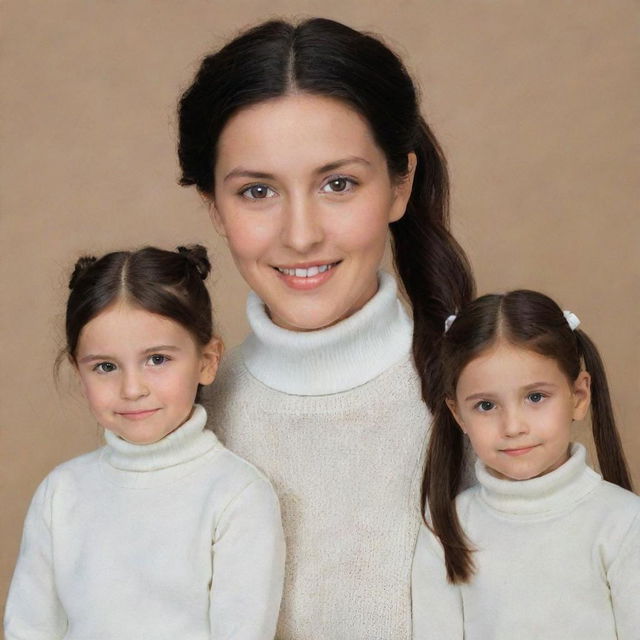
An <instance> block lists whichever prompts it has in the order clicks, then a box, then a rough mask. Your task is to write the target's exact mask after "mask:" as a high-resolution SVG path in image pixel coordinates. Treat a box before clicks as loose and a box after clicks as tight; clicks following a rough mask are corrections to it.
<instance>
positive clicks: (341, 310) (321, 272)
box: [178, 18, 473, 640]
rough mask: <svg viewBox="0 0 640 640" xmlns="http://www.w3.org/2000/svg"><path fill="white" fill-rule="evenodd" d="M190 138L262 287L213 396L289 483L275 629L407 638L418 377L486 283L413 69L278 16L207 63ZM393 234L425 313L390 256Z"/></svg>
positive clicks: (323, 24)
mask: <svg viewBox="0 0 640 640" xmlns="http://www.w3.org/2000/svg"><path fill="white" fill-rule="evenodd" d="M179 133H180V139H179V146H178V154H179V158H180V164H181V168H182V177H181V184H183V185H195V186H196V188H197V189H198V191H199V192H200V193H201V194H202V195H203V196H204V197H205V198H206V199H207V201H208V203H209V211H210V216H211V218H212V221H213V224H214V226H215V228H216V229H217V231H218V232H219V233H220V234H221V235H222V236H224V237H225V238H226V241H227V243H228V246H229V249H230V251H231V254H232V256H233V258H234V261H235V263H236V266H237V268H238V270H239V272H240V274H241V275H242V276H243V278H244V279H245V280H246V282H247V283H248V284H249V286H250V287H251V289H252V293H251V294H250V295H249V300H248V303H247V316H248V320H249V324H250V326H251V334H250V335H249V336H248V337H247V339H246V340H245V341H244V342H243V344H242V345H241V346H240V347H239V348H238V349H236V350H235V351H234V353H233V355H232V356H231V357H230V358H229V359H228V360H227V361H226V365H225V366H224V369H223V371H221V374H220V378H219V382H218V383H216V385H215V388H213V389H212V393H211V394H210V395H209V397H208V398H206V404H207V405H208V406H211V407H213V408H214V413H215V414H216V415H221V416H224V418H223V419H222V420H220V421H219V423H216V424H214V425H212V427H213V429H214V430H215V431H216V432H217V434H218V435H219V437H220V438H221V439H222V441H223V442H224V443H225V445H226V446H228V447H229V448H230V449H231V450H232V451H235V452H237V453H239V454H240V455H242V456H243V457H246V458H247V459H248V460H250V461H251V462H253V463H254V464H255V465H256V466H257V467H258V468H260V469H261V470H262V471H263V472H264V473H266V474H267V476H268V477H269V478H270V479H271V480H272V482H273V483H274V486H275V488H276V491H277V492H278V495H279V498H280V503H281V506H282V511H283V524H284V529H285V536H286V538H287V553H288V555H287V563H286V570H285V572H286V577H285V592H284V597H283V605H282V610H281V614H280V620H279V623H278V631H277V637H278V638H279V639H281V640H308V639H316V638H322V639H323V640H344V639H345V638H348V639H349V640H371V639H372V638H385V639H388V640H406V639H408V638H410V637H411V596H410V583H411V564H412V557H413V552H414V548H415V543H416V538H417V535H418V531H419V527H420V504H419V494H420V478H421V474H422V468H423V461H424V453H425V448H426V443H427V437H428V430H429V422H430V418H429V415H428V412H427V407H426V405H425V403H424V397H427V395H428V393H429V389H428V388H426V387H423V386H422V385H421V378H420V376H419V375H418V372H420V371H422V369H423V368H424V366H425V362H426V360H427V358H428V356H429V354H430V353H431V350H432V345H433V343H434V341H435V339H436V337H437V336H438V335H439V333H440V327H441V326H442V323H443V322H444V319H445V317H446V316H447V314H448V313H449V309H452V308H457V307H461V306H463V305H464V304H465V303H466V302H468V301H469V300H470V299H471V297H472V295H473V279H472V276H471V273H470V269H469V266H468V263H467V260H466V257H465V255H464V253H463V251H462V250H461V248H460V247H459V246H458V244H457V243H456V242H455V240H454V239H453V238H452V236H451V235H450V233H449V231H448V211H447V204H448V179H447V170H446V164H445V160H444V157H443V154H442V151H441V149H440V146H439V145H438V142H437V140H436V138H435V136H434V134H433V132H432V131H431V129H430V128H429V127H428V126H427V124H426V122H425V121H424V119H423V117H422V116H421V114H420V109H419V104H418V99H417V93H416V89H415V87H414V84H413V82H412V80H411V78H410V77H409V75H408V73H407V71H406V69H405V68H404V65H403V64H402V62H401V60H400V59H399V58H398V57H397V56H396V55H395V54H394V53H393V52H392V51H391V50H390V49H389V48H388V47H387V46H385V44H384V43H383V42H382V41H381V40H380V39H378V38H376V37H373V36H371V35H368V34H366V33H361V32H359V31H356V30H354V29H351V28H349V27H347V26H345V25H343V24H340V23H338V22H334V21H332V20H326V19H322V18H313V19H309V20H304V21H302V22H300V23H298V24H292V23H289V22H286V21H282V20H278V21H270V22H265V23H262V24H259V25H258V26H256V27H254V28H252V29H250V30H248V31H245V32H244V33H241V34H240V35H239V36H238V37H236V38H235V39H234V40H232V41H231V42H229V43H228V44H227V45H226V46H224V47H223V48H222V49H220V50H219V51H217V52H215V53H212V54H211V55H208V56H206V57H205V58H204V60H203V61H202V63H201V65H200V68H199V70H198V71H197V74H196V76H195V79H194V80H193V82H192V84H191V86H189V87H188V89H187V90H186V91H185V92H184V94H183V95H182V98H181V100H180V106H179ZM389 234H390V235H391V241H392V245H393V252H394V260H395V265H396V268H397V271H398V275H399V278H400V284H401V287H402V288H403V289H404V291H405V292H406V294H407V298H408V301H409V303H410V307H411V310H410V313H407V311H405V308H404V306H403V304H402V303H401V302H400V299H399V297H398V289H397V285H396V279H395V278H394V277H393V276H391V275H389V274H387V273H385V272H383V271H381V270H380V263H381V260H382V256H383V252H384V248H385V245H386V242H387V239H388V236H389ZM434 606H437V605H434Z"/></svg>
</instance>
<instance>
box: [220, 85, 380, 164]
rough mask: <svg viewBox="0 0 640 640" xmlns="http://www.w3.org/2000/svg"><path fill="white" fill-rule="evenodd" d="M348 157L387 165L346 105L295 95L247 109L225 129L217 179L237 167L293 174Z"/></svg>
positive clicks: (365, 125)
mask: <svg viewBox="0 0 640 640" xmlns="http://www.w3.org/2000/svg"><path fill="white" fill-rule="evenodd" d="M348 156H358V157H364V158H365V159H367V160H369V161H377V162H379V161H382V162H385V160H384V155H383V153H382V151H381V150H380V148H379V147H378V145H377V144H376V142H375V140H374V138H373V134H372V132H371V129H370V127H369V125H368V123H367V121H366V119H365V118H364V117H363V116H361V115H360V114H359V113H358V112H357V111H355V110H354V109H352V108H351V107H350V106H349V105H347V104H346V103H345V102H343V101H341V100H337V99H334V98H329V97H325V96H317V95H312V94H305V93H300V94H291V95H287V96H283V97H280V98H274V99H272V100H267V101H264V102H260V103H258V104H256V105H252V106H250V107H246V108H244V109H242V110H240V111H239V112H238V113H236V114H235V115H234V116H233V117H232V118H231V119H230V120H229V122H228V123H227V124H226V126H225V127H224V129H223V131H222V134H221V136H220V139H219V142H218V149H217V162H216V174H217V175H219V174H220V173H222V172H226V171H228V170H230V169H233V168H235V167H236V166H237V165H242V166H243V167H244V166H245V165H250V166H248V167H247V168H258V169H259V168H261V166H262V165H265V166H267V165H268V166H269V167H270V168H271V170H273V171H275V170H278V169H279V168H281V169H283V170H286V171H291V170H296V169H300V168H304V169H310V168H315V167H318V166H321V165H323V164H326V163H329V162H332V161H335V160H336V159H341V158H345V157H348Z"/></svg>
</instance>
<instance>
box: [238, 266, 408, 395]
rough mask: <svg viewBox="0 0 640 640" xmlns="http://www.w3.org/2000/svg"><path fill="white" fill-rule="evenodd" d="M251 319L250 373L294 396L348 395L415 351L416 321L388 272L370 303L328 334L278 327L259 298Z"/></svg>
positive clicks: (246, 348)
mask: <svg viewBox="0 0 640 640" xmlns="http://www.w3.org/2000/svg"><path fill="white" fill-rule="evenodd" d="M247 317H248V320H249V324H250V326H251V329H252V333H251V334H250V335H249V337H248V338H247V340H246V341H245V342H244V343H243V345H242V347H241V349H242V357H243V360H244V362H245V364H246V366H247V369H248V370H249V372H250V373H251V374H252V375H253V376H254V377H255V378H257V379H258V380H259V381H260V382H262V383H263V384H265V385H266V386H268V387H271V388H273V389H276V390H278V391H282V392H284V393H288V394H292V395H305V396H306V395H328V394H333V393H340V392H342V391H348V390H349V389H353V388H355V387H357V386H360V385H362V384H364V383H366V382H368V381H369V380H372V379H373V378H375V377H376V376H378V375H379V374H380V373H382V372H383V371H385V370H387V369H388V368H389V367H390V366H392V365H393V364H395V363H396V362H398V361H400V360H401V359H402V358H404V357H406V356H407V355H408V354H409V352H410V350H411V341H412V334H413V326H412V323H411V320H410V318H409V317H408V315H407V313H406V311H405V310H404V308H403V307H402V304H401V303H400V301H399V300H398V297H397V287H396V282H395V279H394V278H393V277H392V276H391V275H389V274H387V273H384V272H380V274H379V288H378V291H377V293H376V294H375V295H374V296H373V298H371V300H369V302H367V303H366V304H365V305H364V306H363V307H362V308H361V309H360V310H359V311H357V312H356V313H354V314H353V315H351V316H349V317H348V318H346V319H345V320H342V321H341V322H338V323H337V324H335V325H333V326H331V327H327V328H325V329H319V330H317V331H308V332H298V331H289V330H287V329H283V328H281V327H278V326H277V325H275V324H274V323H273V322H272V321H271V319H270V318H269V316H268V314H267V312H266V310H265V307H264V303H263V302H262V300H260V298H258V296H257V295H255V294H254V293H250V294H249V299H248V301H247Z"/></svg>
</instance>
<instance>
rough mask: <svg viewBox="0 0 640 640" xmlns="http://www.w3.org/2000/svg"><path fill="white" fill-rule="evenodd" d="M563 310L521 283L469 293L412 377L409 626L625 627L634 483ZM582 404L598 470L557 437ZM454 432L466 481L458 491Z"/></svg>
mask: <svg viewBox="0 0 640 640" xmlns="http://www.w3.org/2000/svg"><path fill="white" fill-rule="evenodd" d="M579 324H580V322H579V320H578V318H577V316H576V315H575V314H573V313H571V312H568V311H565V312H563V311H562V310H561V309H560V308H559V307H558V305H556V303H555V302H553V300H551V299H550V298H548V297H547V296H545V295H543V294H541V293H536V292H534V291H526V290H519V291H512V292H510V293H506V294H504V295H486V296H483V297H481V298H478V300H476V301H475V302H473V303H472V304H471V305H469V306H467V307H466V308H464V309H463V310H462V311H461V312H460V313H459V314H458V315H457V316H451V317H450V318H448V319H447V322H446V330H445V333H444V335H443V336H442V338H441V340H440V345H439V347H438V348H437V349H436V357H434V358H433V359H432V361H431V363H430V367H429V374H430V375H429V376H428V380H429V384H430V386H431V389H432V394H433V404H432V410H433V413H434V423H433V427H432V434H431V440H430V443H429V452H428V457H427V465H426V472H425V476H424V482H423V497H424V499H425V500H426V504H427V508H426V513H425V517H426V523H427V525H428V526H427V527H424V528H423V529H422V530H421V533H420V537H419V538H418V547H417V550H416V555H415V562H414V567H413V594H412V596H413V611H414V637H415V638H416V639H423V638H424V639H425V640H427V639H428V640H431V639H434V640H440V639H441V640H455V639H456V638H463V637H464V638H465V639H468V640H473V639H476V638H477V639H483V640H484V639H485V638H492V639H493V640H507V639H509V640H511V638H514V637H517V638H519V639H522V640H537V639H538V638H545V639H547V638H548V639H551V638H562V640H590V639H593V640H615V639H618V640H632V639H635V638H637V637H638V630H639V629H640V608H639V607H638V594H639V593H640V498H638V496H636V495H634V494H633V493H631V481H630V479H629V473H628V470H627V466H626V463H625V459H624V455H623V452H622V447H621V444H620V437H619V435H618V431H617V429H616V425H615V421H614V418H613V412H612V410H611V400H610V398H609V390H608V385H607V379H606V375H605V371H604V367H603V364H602V361H601V359H600V356H599V354H598V351H597V349H596V347H595V345H594V344H593V343H592V342H591V340H590V339H589V337H588V336H587V334H586V333H585V332H584V331H582V329H579V328H578V326H579ZM589 405H591V425H592V431H593V437H594V441H595V445H596V450H597V456H598V463H599V466H600V472H601V474H602V475H600V474H598V473H596V472H595V471H594V470H593V469H591V468H590V467H588V466H587V464H586V462H585V457H586V456H585V448H584V447H583V446H582V445H580V444H576V443H573V444H572V443H571V423H572V422H573V421H574V420H581V419H582V418H584V417H585V415H586V414H587V412H588V410H589ZM464 438H468V439H469V441H470V443H471V446H472V447H473V449H474V451H475V453H476V454H477V456H478V460H477V462H476V466H475V469H476V475H477V479H478V484H477V485H475V486H473V487H471V488H470V489H467V490H466V491H464V492H463V493H462V494H460V495H458V491H459V489H460V477H461V475H462V468H463V463H464V460H463V450H464V445H463V439H464ZM456 496H457V497H456ZM433 602H437V603H438V606H437V609H434V608H433V607H432V603H433Z"/></svg>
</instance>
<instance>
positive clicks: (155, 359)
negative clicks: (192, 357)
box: [148, 353, 169, 366]
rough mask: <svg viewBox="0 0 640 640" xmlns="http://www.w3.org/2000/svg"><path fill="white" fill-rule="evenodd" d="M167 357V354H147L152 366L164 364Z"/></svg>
mask: <svg viewBox="0 0 640 640" xmlns="http://www.w3.org/2000/svg"><path fill="white" fill-rule="evenodd" d="M168 359H169V358H167V356H163V355H161V354H160V353H154V354H153V355H152V356H149V360H148V362H149V364H151V365H153V366H158V365H160V364H164V363H165V362H166V361H167V360H168Z"/></svg>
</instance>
